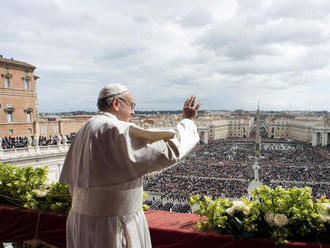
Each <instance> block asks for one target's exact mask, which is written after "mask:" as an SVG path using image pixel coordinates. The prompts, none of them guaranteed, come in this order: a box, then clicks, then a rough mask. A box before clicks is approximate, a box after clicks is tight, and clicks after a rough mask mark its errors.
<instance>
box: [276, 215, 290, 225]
mask: <svg viewBox="0 0 330 248" xmlns="http://www.w3.org/2000/svg"><path fill="white" fill-rule="evenodd" d="M274 224H275V226H278V227H282V226H285V225H286V224H288V217H286V215H284V214H275V216H274Z"/></svg>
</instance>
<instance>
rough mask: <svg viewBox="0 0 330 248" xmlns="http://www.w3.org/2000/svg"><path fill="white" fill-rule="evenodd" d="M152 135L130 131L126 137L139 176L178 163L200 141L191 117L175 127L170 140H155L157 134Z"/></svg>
mask: <svg viewBox="0 0 330 248" xmlns="http://www.w3.org/2000/svg"><path fill="white" fill-rule="evenodd" d="M132 129H134V128H132ZM150 135H151V136H153V138H148V137H141V135H138V134H137V132H135V131H133V132H132V131H129V132H128V134H127V135H126V137H125V139H126V145H127V153H128V156H129V160H130V161H131V163H132V166H133V167H134V169H135V170H136V172H137V174H138V175H139V176H142V175H144V174H146V173H150V172H152V171H157V170H160V169H163V168H166V167H168V166H170V165H172V164H174V163H176V162H177V161H179V160H180V159H182V158H183V157H184V156H186V155H187V154H188V153H189V152H190V151H191V150H192V149H193V148H194V147H195V145H196V144H197V143H198V141H199V136H198V132H197V127H196V125H195V123H194V122H193V121H191V120H189V119H184V120H182V121H180V122H179V123H178V124H177V126H176V127H175V129H174V132H173V135H172V136H173V137H172V138H170V139H168V140H165V139H159V140H157V141H154V140H153V139H154V137H155V135H153V134H150ZM156 136H157V137H160V135H156Z"/></svg>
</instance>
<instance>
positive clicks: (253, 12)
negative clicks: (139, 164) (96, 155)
mask: <svg viewBox="0 0 330 248" xmlns="http://www.w3.org/2000/svg"><path fill="white" fill-rule="evenodd" d="M0 15H1V17H2V18H1V22H0V28H1V37H0V54H2V55H3V56H4V57H5V58H14V59H15V60H19V61H24V62H27V63H29V64H32V65H34V66H36V67H37V69H36V71H35V74H36V75H38V76H40V79H39V80H38V83H37V85H38V105H39V111H40V112H69V111H78V110H84V111H96V110H97V109H96V99H97V95H98V92H99V91H100V89H101V88H102V87H103V86H105V85H106V84H108V83H121V84H125V85H127V87H128V88H129V89H130V91H131V92H132V93H133V95H134V97H135V101H136V103H137V110H140V111H148V110H149V111H151V110H155V111H161V110H180V109H181V108H182V104H183V102H184V98H185V97H188V96H190V95H196V96H197V97H198V98H199V100H200V101H202V102H203V105H202V107H201V109H204V110H217V109H224V110H235V109H245V110H249V111H251V110H255V109H256V108H257V104H258V100H260V109H261V110H269V111H270V110H275V111H282V110H283V111H288V110H297V111H315V110H317V111H324V110H326V111H330V100H329V98H330V97H329V96H330V31H329V26H330V2H329V1H318V0H309V1H303V0H290V1H284V0H283V1H275V0H236V1H232V0H223V1H215V0H205V1H203V2H200V3H199V2H191V1H188V0H181V1H150V0H146V1H137V0H129V1H118V0H114V1H106V0H97V1H84V2H81V1H77V0H72V1H64V0H58V1H43V0H25V1H12V0H2V1H1V9H0Z"/></svg>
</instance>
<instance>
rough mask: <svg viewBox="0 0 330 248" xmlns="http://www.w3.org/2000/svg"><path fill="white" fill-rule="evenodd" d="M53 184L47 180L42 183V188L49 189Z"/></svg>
mask: <svg viewBox="0 0 330 248" xmlns="http://www.w3.org/2000/svg"><path fill="white" fill-rule="evenodd" d="M53 184H54V182H53V181H51V180H47V181H46V182H44V183H43V186H44V187H46V188H49V187H51V186H52V185H53Z"/></svg>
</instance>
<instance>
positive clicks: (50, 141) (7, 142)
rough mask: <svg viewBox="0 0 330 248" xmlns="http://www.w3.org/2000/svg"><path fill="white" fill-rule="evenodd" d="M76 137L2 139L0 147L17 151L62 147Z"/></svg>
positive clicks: (54, 136) (51, 136)
mask: <svg viewBox="0 0 330 248" xmlns="http://www.w3.org/2000/svg"><path fill="white" fill-rule="evenodd" d="M73 137H74V135H63V136H62V135H50V136H49V137H45V136H39V137H38V139H36V137H34V136H29V137H27V136H24V137H18V136H16V137H10V136H9V137H2V138H1V137H0V146H1V148H2V149H15V148H25V147H28V146H29V145H30V146H35V145H36V144H37V143H38V146H49V145H60V144H70V143H71V140H72V139H73Z"/></svg>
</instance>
